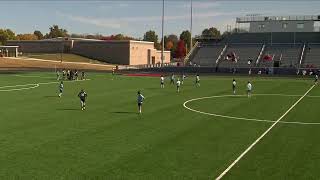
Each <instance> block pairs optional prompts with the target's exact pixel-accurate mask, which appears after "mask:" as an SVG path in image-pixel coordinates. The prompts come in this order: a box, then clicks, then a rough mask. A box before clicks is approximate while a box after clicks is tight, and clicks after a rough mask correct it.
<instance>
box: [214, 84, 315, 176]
mask: <svg viewBox="0 0 320 180" xmlns="http://www.w3.org/2000/svg"><path fill="white" fill-rule="evenodd" d="M314 87H315V85H313V86H311V87H310V88H309V90H308V91H307V92H306V93H304V95H303V96H301V97H300V98H299V99H298V100H297V101H296V102H295V103H294V104H293V105H292V106H291V107H290V108H289V109H288V110H287V111H286V112H285V113H284V114H283V115H282V116H280V117H279V118H278V120H277V121H276V122H274V123H273V124H272V125H271V126H270V127H269V128H268V129H267V130H266V131H265V132H264V133H263V134H262V135H261V136H260V137H259V138H258V139H256V140H255V141H254V142H253V143H252V144H251V145H250V146H249V147H248V148H247V149H246V150H245V151H243V153H241V154H240V156H239V157H238V158H237V159H235V160H234V161H233V162H232V163H231V164H230V165H229V166H228V167H227V169H225V170H224V171H223V172H222V173H221V174H220V175H219V176H218V177H217V178H216V180H220V179H221V178H223V177H224V176H225V175H226V174H227V173H228V172H229V171H230V169H231V168H232V167H233V166H234V165H236V164H237V163H238V162H239V161H240V160H241V158H242V157H243V156H245V155H246V154H247V153H248V152H249V151H250V150H251V149H252V148H253V147H254V146H255V145H256V144H257V143H258V142H259V141H260V140H261V139H262V138H263V137H264V136H265V135H267V134H268V133H269V132H270V131H271V129H272V128H273V127H274V126H276V125H277V124H278V122H279V121H281V119H283V118H284V117H285V116H286V115H287V114H288V113H289V112H290V111H291V110H292V109H293V108H294V107H295V106H296V105H297V104H298V103H299V102H300V101H301V100H302V99H303V98H304V97H306V95H307V94H308V93H309V92H310V91H311V90H312V89H313V88H314Z"/></svg>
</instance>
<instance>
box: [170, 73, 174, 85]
mask: <svg viewBox="0 0 320 180" xmlns="http://www.w3.org/2000/svg"><path fill="white" fill-rule="evenodd" d="M170 84H174V74H173V73H172V75H171V79H170Z"/></svg>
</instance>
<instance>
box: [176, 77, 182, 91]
mask: <svg viewBox="0 0 320 180" xmlns="http://www.w3.org/2000/svg"><path fill="white" fill-rule="evenodd" d="M180 86H181V81H180V79H178V81H177V92H180Z"/></svg>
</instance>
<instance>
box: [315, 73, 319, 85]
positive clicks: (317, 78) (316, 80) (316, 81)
mask: <svg viewBox="0 0 320 180" xmlns="http://www.w3.org/2000/svg"><path fill="white" fill-rule="evenodd" d="M318 80H319V76H318V74H316V76H315V79H314V84H318Z"/></svg>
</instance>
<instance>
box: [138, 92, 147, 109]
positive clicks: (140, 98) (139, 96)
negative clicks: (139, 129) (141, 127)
mask: <svg viewBox="0 0 320 180" xmlns="http://www.w3.org/2000/svg"><path fill="white" fill-rule="evenodd" d="M144 99H145V97H144V96H143V95H142V94H141V92H140V91H138V111H139V114H141V113H142V103H143V100H144Z"/></svg>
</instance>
